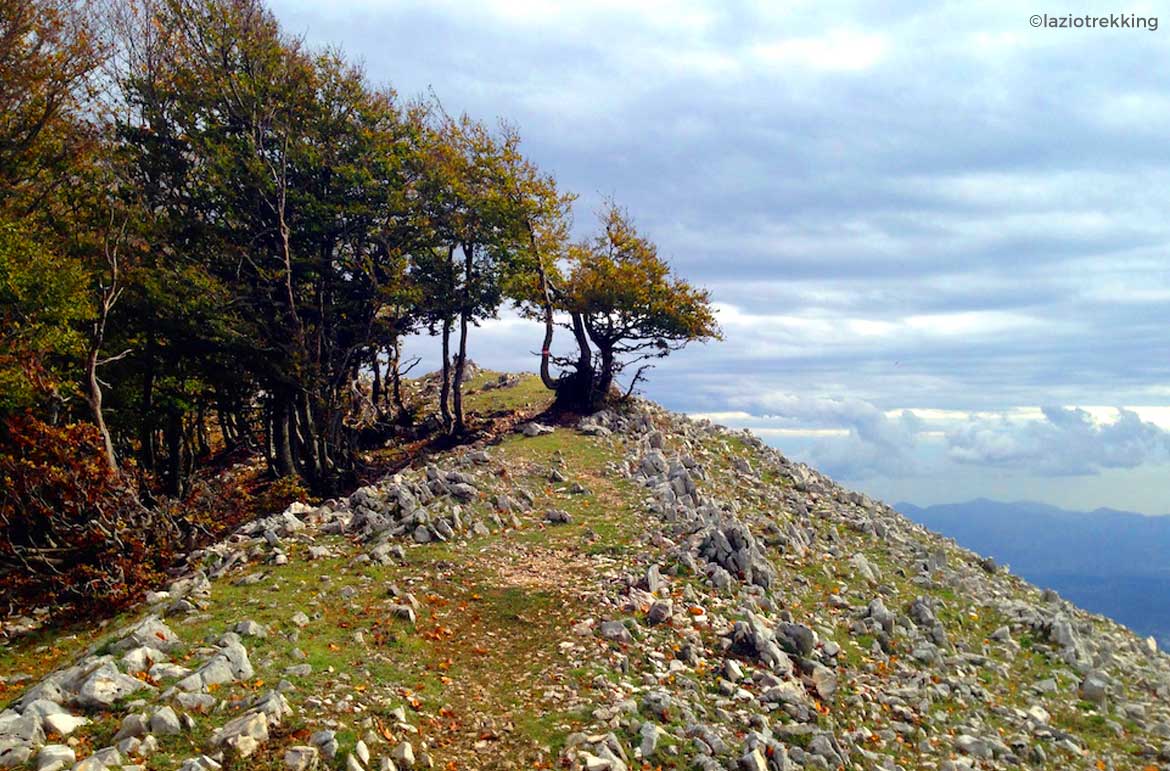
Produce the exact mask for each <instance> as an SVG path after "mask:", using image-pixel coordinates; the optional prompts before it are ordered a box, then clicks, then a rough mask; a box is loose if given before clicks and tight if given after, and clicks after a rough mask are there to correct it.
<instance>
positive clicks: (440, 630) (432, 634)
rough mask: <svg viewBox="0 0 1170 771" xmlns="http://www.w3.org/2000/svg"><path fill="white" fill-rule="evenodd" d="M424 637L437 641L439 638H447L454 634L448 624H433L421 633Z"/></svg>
mask: <svg viewBox="0 0 1170 771" xmlns="http://www.w3.org/2000/svg"><path fill="white" fill-rule="evenodd" d="M422 636H423V638H424V639H427V640H431V641H434V642H439V641H441V640H449V639H450V638H452V637H454V636H455V630H454V629H452V628H451V627H449V626H443V625H442V624H435V625H434V626H433V627H431V628H430V629H428V630H426V631H425V632H423V633H422Z"/></svg>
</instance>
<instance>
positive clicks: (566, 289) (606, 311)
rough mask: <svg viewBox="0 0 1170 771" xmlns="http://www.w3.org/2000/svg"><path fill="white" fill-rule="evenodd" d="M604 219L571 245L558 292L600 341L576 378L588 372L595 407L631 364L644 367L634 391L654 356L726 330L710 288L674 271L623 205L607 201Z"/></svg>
mask: <svg viewBox="0 0 1170 771" xmlns="http://www.w3.org/2000/svg"><path fill="white" fill-rule="evenodd" d="M601 224H602V227H603V229H602V231H601V232H600V233H599V234H598V235H597V236H595V237H594V238H592V239H589V240H587V241H584V242H582V243H580V244H577V245H576V246H574V247H573V248H572V249H571V250H570V252H569V260H568V265H567V268H566V275H565V278H564V284H563V285H562V286H561V287H560V288H559V292H558V294H559V306H560V308H561V310H563V311H564V312H565V313H567V314H569V316H570V319H571V321H570V327H571V328H574V327H576V326H577V325H580V328H581V330H582V331H583V332H584V334H585V336H586V337H587V339H588V343H589V344H591V346H592V347H593V349H595V350H594V351H593V352H587V351H581V354H582V359H583V360H585V361H586V366H587V369H586V370H585V371H584V372H582V371H580V368H578V371H577V372H576V373H574V374H575V375H576V377H577V378H578V381H577V383H575V385H576V386H578V387H579V382H580V380H581V379H584V380H586V381H587V382H588V388H587V389H583V393H582V395H583V396H584V397H585V404H584V405H583V406H587V407H588V408H590V409H596V408H598V407H600V406H601V405H602V404H604V403H605V402H606V400H608V399H609V398H610V397H611V395H612V391H613V389H614V387H615V380H616V378H617V376H618V375H619V374H620V373H622V372H623V371H625V370H626V369H627V368H628V367H631V366H635V365H636V367H637V368H636V370H635V371H634V374H633V375H632V376H631V378H630V382H629V384H628V387H627V388H628V390H627V393H629V391H632V390H633V388H634V386H635V385H636V384H637V383H638V381H639V380H640V379H641V378H642V376H643V374H644V372H645V370H646V369H647V368H648V367H650V366H652V365H651V364H649V363H647V362H648V360H652V359H658V358H662V357H665V356H668V355H669V354H670V353H671V352H672V351H677V350H679V349H681V348H682V347H684V346H685V345H686V344H687V343H690V342H694V341H705V340H711V339H721V337H722V334H721V332H720V330H719V325H718V324H717V323H716V320H715V313H714V310H713V309H712V307H711V300H710V295H709V293H708V292H707V291H706V290H704V289H699V288H696V287H694V286H692V285H691V284H689V283H688V282H686V281H684V280H683V279H681V278H678V277H677V276H675V275H674V274H673V273H672V271H671V270H670V266H669V265H667V263H666V261H665V260H663V259H662V258H661V257H659V256H658V249H657V247H656V246H655V245H654V243H653V242H652V241H650V240H649V239H648V238H646V237H645V236H643V235H641V234H640V233H639V232H638V231H637V229H636V228H635V227H634V225H633V223H632V222H631V220H630V217H629V215H628V214H627V213H626V212H625V211H624V210H622V209H620V208H619V207H617V206H616V205H615V204H613V203H610V204H608V205H607V206H606V208H605V210H604V211H603V212H602V214H601ZM575 336H576V337H577V338H578V340H579V341H580V337H579V335H575ZM587 353H589V354H590V355H588V356H586V354H587Z"/></svg>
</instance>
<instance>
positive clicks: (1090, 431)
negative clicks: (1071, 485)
mask: <svg viewBox="0 0 1170 771" xmlns="http://www.w3.org/2000/svg"><path fill="white" fill-rule="evenodd" d="M1041 412H1042V414H1043V419H1042V420H1029V421H1013V420H1011V419H1009V418H1007V417H1001V418H998V419H993V420H988V419H985V418H983V419H974V420H971V421H970V422H968V423H966V424H964V425H962V426H960V427H958V428H955V429H954V430H952V431H950V432H949V433H947V435H946V440H947V454H948V456H949V457H950V458H951V459H952V460H954V461H956V462H958V463H964V464H981V465H989V466H1003V467H1011V468H1014V469H1017V470H1026V471H1031V472H1034V473H1037V474H1042V475H1047V476H1080V475H1091V474H1097V473H1099V472H1100V471H1101V470H1102V469H1114V468H1136V467H1137V466H1140V465H1143V464H1146V463H1158V462H1164V461H1165V460H1166V459H1167V455H1168V453H1170V432H1167V431H1166V430H1165V429H1163V428H1161V427H1159V426H1157V425H1155V424H1154V423H1152V422H1148V421H1144V420H1142V418H1141V417H1140V416H1139V415H1138V414H1137V413H1136V412H1134V411H1132V410H1127V409H1118V410H1117V412H1116V416H1115V418H1114V419H1113V420H1112V421H1109V422H1102V421H1099V420H1097V419H1095V418H1094V417H1093V415H1092V414H1090V413H1089V412H1088V411H1086V410H1083V409H1078V408H1062V407H1044V408H1042V410H1041Z"/></svg>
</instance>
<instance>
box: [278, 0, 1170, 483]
mask: <svg viewBox="0 0 1170 771" xmlns="http://www.w3.org/2000/svg"><path fill="white" fill-rule="evenodd" d="M272 1H273V7H274V9H275V11H276V13H277V15H278V16H279V17H280V18H281V19H282V21H283V22H284V23H285V24H286V25H287V26H288V28H289V29H290V31H292V32H293V33H303V34H304V35H305V37H306V38H307V40H308V41H309V42H310V43H313V44H318V45H323V44H334V45H338V44H339V45H342V46H343V47H344V48H345V49H346V50H347V51H348V52H349V53H350V54H352V55H355V56H357V57H360V58H362V59H364V60H365V62H366V65H367V70H368V72H369V74H370V76H371V78H372V79H373V80H376V81H382V82H387V81H388V82H390V83H391V84H392V85H394V86H395V87H396V88H397V89H398V91H399V93H401V94H404V95H406V96H413V95H416V94H420V93H424V92H425V91H426V90H427V89H428V88H429V87H433V88H434V90H435V91H436V93H438V94H439V96H440V97H441V98H442V99H443V102H444V104H445V105H446V107H447V108H448V109H449V110H451V111H453V112H458V111H462V110H466V111H468V112H470V113H472V114H474V115H477V116H480V117H482V118H484V119H487V120H492V119H493V118H494V117H496V116H504V117H507V118H509V119H511V120H513V121H514V122H515V123H517V124H518V125H519V127H520V129H521V132H522V134H523V136H524V137H525V150H526V151H527V152H528V153H529V154H530V155H531V156H532V157H533V158H534V159H535V160H536V161H537V162H538V163H540V164H541V165H542V166H543V167H544V168H546V169H547V170H549V171H550V172H552V173H554V174H556V176H557V177H558V180H559V181H560V183H561V185H562V186H563V187H564V188H565V189H568V190H572V191H575V192H578V193H580V194H581V196H582V197H581V200H580V204H579V207H578V210H577V225H576V228H577V232H578V233H580V234H584V233H585V232H586V231H587V230H588V229H589V228H590V227H592V224H593V223H592V222H591V217H590V212H592V211H593V210H594V209H595V208H596V206H597V204H598V202H599V201H600V199H601V198H602V197H604V196H607V195H613V196H614V197H616V198H617V199H618V200H619V201H620V202H621V203H622V204H624V205H626V206H628V207H629V208H630V210H631V211H632V212H633V213H634V214H635V216H636V217H637V220H638V223H639V226H640V227H641V228H642V229H643V230H644V231H645V232H646V233H647V234H648V235H650V236H651V237H652V238H654V239H655V240H656V241H657V242H658V244H659V246H660V253H661V254H663V255H664V256H666V257H668V258H669V259H670V260H671V261H672V263H673V264H674V265H675V266H676V267H677V268H678V269H679V270H680V271H681V272H682V273H683V274H685V275H686V276H687V277H688V278H690V279H692V280H694V281H696V282H697V283H700V284H703V285H706V286H708V287H710V288H711V289H712V291H713V296H714V298H715V300H716V301H717V302H718V303H719V305H720V308H721V310H722V313H721V317H722V320H723V323H724V327H725V330H726V331H727V340H726V341H725V342H724V343H722V344H719V345H709V346H699V347H695V348H693V349H688V350H687V351H685V352H683V353H682V354H681V355H677V356H672V357H671V358H670V359H669V360H667V361H665V362H663V363H662V364H661V365H660V366H659V367H658V368H657V369H656V370H655V371H654V372H653V373H652V376H651V380H650V383H649V385H648V387H647V393H648V394H649V395H650V396H652V397H654V398H656V399H658V400H659V401H662V402H663V403H665V404H666V405H667V406H669V407H672V408H674V409H680V410H684V411H688V412H715V411H729V410H742V411H746V412H751V413H753V414H763V411H762V410H760V409H758V408H757V407H752V406H751V405H753V404H758V403H759V402H760V401H766V398H767V396H768V395H769V394H777V393H787V394H799V395H801V396H803V397H806V398H807V399H808V400H809V405H811V406H810V411H809V412H808V414H809V415H810V419H811V422H809V423H807V424H805V423H801V422H800V421H799V420H795V419H784V420H780V421H774V422H772V423H769V424H766V425H761V426H760V428H761V429H766V430H770V431H773V432H776V431H784V432H786V433H783V434H778V433H773V434H772V437H773V440H775V441H778V442H780V441H783V442H784V443H785V444H786V445H792V443H794V442H803V444H800V445H799V446H800V450H801V452H806V453H808V455H807V457H808V458H809V459H810V460H814V462H823V463H827V464H832V465H833V467H834V468H835V469H837V470H838V473H850V474H863V473H870V474H873V473H879V472H880V473H888V474H891V475H899V474H900V475H901V477H902V478H905V476H906V474H909V473H911V472H915V473H916V472H918V471H921V470H922V469H928V470H930V471H931V473H939V474H959V473H962V474H967V475H969V474H970V473H971V472H972V470H973V469H974V470H978V469H987V470H990V471H995V472H996V473H998V474H999V475H1000V476H1003V473H1001V472H1006V471H1008V470H1011V469H1013V468H1020V469H1030V470H1033V471H1034V472H1035V473H1037V474H1039V473H1043V474H1051V473H1074V472H1075V473H1081V472H1082V471H1086V470H1087V471H1089V472H1092V471H1094V470H1097V471H1100V470H1102V469H1109V468H1118V466H1111V465H1109V464H1125V463H1130V462H1133V461H1134V459H1145V460H1137V461H1136V462H1138V463H1139V464H1141V463H1145V464H1147V466H1148V464H1149V463H1151V462H1152V460H1151V459H1153V458H1156V457H1158V452H1157V451H1156V450H1157V441H1156V440H1155V439H1154V438H1150V437H1148V436H1146V434H1144V433H1143V430H1138V429H1139V428H1140V426H1139V427H1129V428H1128V429H1127V426H1129V422H1128V421H1129V420H1130V418H1123V419H1122V420H1120V421H1118V423H1120V427H1117V428H1106V427H1105V424H1103V423H1097V422H1095V423H1094V424H1093V425H1092V426H1086V425H1084V424H1083V422H1077V421H1074V422H1073V423H1072V425H1064V424H1061V425H1059V426H1058V425H1057V423H1056V422H1053V421H1052V420H1049V419H1047V418H1044V417H1043V415H1042V414H1041V415H1039V417H1038V418H1037V420H1034V421H1032V423H1028V422H1027V421H1026V420H1024V419H1023V418H1021V417H1020V416H1019V415H1017V414H1015V413H1014V412H1012V411H1013V410H1015V409H1017V408H1018V407H1019V406H1020V405H1036V404H1062V405H1100V404H1122V405H1144V406H1146V407H1149V408H1158V407H1161V408H1166V407H1167V406H1170V389H1168V388H1167V386H1166V385H1165V384H1166V383H1167V382H1170V337H1168V336H1167V335H1166V331H1165V330H1166V329H1168V328H1170V302H1168V301H1167V300H1168V299H1170V271H1167V269H1166V255H1167V253H1168V251H1170V220H1167V218H1166V217H1165V212H1166V211H1167V210H1170V144H1167V143H1166V142H1165V140H1164V134H1165V131H1164V128H1165V123H1166V119H1167V117H1168V115H1170V98H1168V97H1166V96H1165V95H1166V94H1168V93H1170V48H1167V47H1166V46H1165V45H1164V41H1163V39H1162V31H1161V30H1160V31H1159V32H1157V33H1149V32H1144V31H1109V30H1096V31H1062V30H1034V29H1032V28H1030V27H1029V26H1028V20H1027V14H1021V12H1020V8H1019V5H1018V4H1017V3H1012V2H1008V1H1007V0H1001V1H999V2H987V3H979V4H966V5H964V4H959V3H941V4H932V5H923V4H921V3H912V2H909V0H894V2H891V3H882V4H880V5H874V4H872V3H865V2H861V0H836V1H834V2H824V3H806V2H801V3H791V4H777V3H761V2H755V1H754V0H747V1H746V2H740V1H735V2H730V3H722V2H716V1H715V0H707V1H704V0H686V2H685V3H683V4H682V5H679V4H676V3H670V4H667V3H665V2H654V3H651V4H639V3H623V2H618V0H606V2H605V3H604V4H598V5H590V4H580V3H569V2H555V3H531V2H525V3H522V4H521V5H517V4H515V3H508V2H505V1H504V0H492V1H491V2H489V3H484V4H479V5H475V6H469V5H468V4H466V3H458V2H456V1H455V0H440V1H439V2H433V3H432V2H422V0H403V1H401V2H398V1H395V2H391V0H349V1H348V2H344V3H333V4H320V3H313V2H309V0H272ZM676 10H677V12H675V11H676ZM1065 33H1067V34H1065ZM530 338H531V339H535V340H538V339H539V331H538V330H537V331H536V332H535V333H534V332H531V331H529V330H527V329H526V328H524V327H509V326H506V325H505V326H498V327H497V326H491V325H489V326H487V327H485V328H484V329H483V330H475V332H474V334H473V336H472V340H471V346H472V356H473V357H474V358H476V360H477V361H481V362H482V363H486V364H494V365H496V366H500V367H515V366H518V365H525V363H526V362H530V361H531V360H532V359H531V357H530V356H528V355H527V352H528V351H529V350H531V349H532V348H534V347H535V345H534V344H533V343H529V342H527V341H528V340H529V339H530ZM433 342H434V341H430V340H419V341H416V343H417V346H418V348H419V351H420V352H423V351H426V350H428V349H427V346H428V345H430V344H433ZM515 344H520V345H522V346H524V347H523V348H522V349H520V353H516V352H514V351H512V350H511V349H510V348H509V346H512V345H515ZM531 366H532V364H530V363H529V364H527V367H528V368H531ZM826 400H827V401H826ZM833 400H837V402H836V404H837V409H838V411H839V413H840V414H839V415H838V416H837V417H836V418H834V420H836V421H837V422H833V420H830V418H829V416H828V414H827V412H826V410H827V409H828V408H827V407H826V405H828V404H833V403H834V402H833ZM863 404H864V405H869V406H870V407H871V408H872V413H873V414H881V415H885V416H886V417H885V418H884V419H878V418H875V417H872V416H871V417H867V416H866V414H864V413H865V410H862V409H861V408H860V407H859V406H858V405H863ZM745 405H746V406H745ZM806 406H808V405H806ZM789 408H790V409H794V410H795V409H796V407H795V406H791V405H790V406H789ZM908 408H909V409H913V410H941V411H947V412H951V413H955V414H961V415H964V416H965V415H967V414H969V413H978V415H979V417H977V419H976V420H974V421H973V422H972V424H971V425H969V426H967V425H966V418H963V420H962V421H960V423H961V424H962V428H963V432H964V433H956V435H955V439H954V441H953V442H951V443H950V444H947V443H946V441H945V440H944V439H943V438H942V435H945V434H946V433H947V432H958V431H959V428H960V426H958V425H952V424H949V423H942V422H939V421H930V420H927V421H926V424H927V427H926V429H925V430H924V431H920V432H915V431H913V430H911V429H910V428H909V427H899V425H898V418H896V417H891V415H895V416H896V415H898V414H900V413H901V411H902V410H904V409H908ZM818 410H820V414H819V415H818V414H816V413H817V411H818ZM850 410H854V412H852V413H850ZM1000 414H1006V415H1007V417H1006V418H1004V419H1002V420H1001V419H1000V418H998V417H997V416H999V415H1000ZM1059 419H1060V418H1059V416H1058V418H1057V420H1059ZM883 420H884V422H883ZM1139 422H1140V421H1139ZM811 430H817V431H838V432H839V431H844V432H845V433H844V434H840V433H838V434H823V435H820V436H812V435H808V434H801V433H793V432H800V431H811ZM1126 430H1130V431H1132V432H1133V436H1132V437H1130V438H1125V437H1123V436H1122V435H1121V433H1120V432H1123V431H1126ZM939 432H942V435H939ZM883 436H885V437H893V438H895V439H896V440H897V442H896V443H901V444H906V443H909V444H908V446H909V447H910V448H911V449H909V450H903V451H902V452H901V453H895V452H892V451H891V450H890V449H889V445H888V444H886V445H883V444H882V437H883ZM1060 442H1066V443H1067V444H1066V445H1065V447H1066V449H1067V451H1066V452H1060V450H1061V447H1060V446H1056V447H1054V446H1053V445H1054V444H1055V445H1059V444H1060ZM1151 443H1153V450H1151ZM1102 445H1105V446H1107V447H1109V448H1110V449H1108V450H1105V449H1102ZM1074 450H1075V451H1076V452H1081V451H1083V452H1084V453H1086V460H1085V462H1084V463H1082V464H1080V465H1079V466H1078V465H1077V464H1076V463H1074V462H1073V461H1074V459H1073V458H1072V457H1070V456H1071V454H1072V453H1073V452H1074ZM814 453H817V455H816V457H815V458H814V457H813V454H814ZM952 454H953V455H952ZM850 458H853V460H852V461H851V460H850ZM1046 458H1047V459H1048V460H1045V459H1046ZM940 464H941V465H940ZM947 464H949V466H948V465H947ZM1143 468H1144V467H1143ZM1143 478H1147V477H1143ZM1148 478H1153V477H1148ZM1037 479H1039V477H1037ZM1103 484H1104V482H1102V485H1103ZM1037 489H1046V490H1051V489H1052V487H1051V485H1049V486H1047V487H1044V486H1043V485H1040V486H1038V487H1037ZM1111 492H1112V491H1110V490H1108V489H1105V488H1104V487H1102V489H1101V495H1102V496H1107V495H1109V494H1110V493H1111ZM1168 494H1170V475H1167V478H1166V480H1165V481H1164V482H1162V483H1161V487H1157V486H1155V488H1153V489H1151V490H1150V492H1149V496H1150V497H1151V500H1156V498H1157V496H1159V495H1160V496H1161V497H1162V498H1165V497H1166V495H1168Z"/></svg>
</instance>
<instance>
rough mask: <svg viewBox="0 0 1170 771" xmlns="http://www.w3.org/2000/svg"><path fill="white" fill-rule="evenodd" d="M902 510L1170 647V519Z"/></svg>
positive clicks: (1043, 508) (1011, 508)
mask: <svg viewBox="0 0 1170 771" xmlns="http://www.w3.org/2000/svg"><path fill="white" fill-rule="evenodd" d="M894 508H895V509H897V510H898V511H900V512H901V513H902V514H905V515H906V516H907V517H909V518H910V519H912V520H913V521H915V522H918V523H920V524H922V525H925V526H926V527H929V528H930V529H931V530H934V531H936V532H939V533H942V534H943V535H946V536H949V537H951V538H954V539H955V540H956V541H958V542H959V544H960V545H962V546H964V547H966V548H968V549H971V550H972V551H975V552H978V553H980V554H983V555H986V556H990V557H993V558H994V559H995V560H996V561H997V562H999V563H1001V564H1007V565H1010V566H1011V568H1012V572H1014V573H1015V574H1016V575H1019V576H1022V577H1023V578H1026V579H1027V580H1029V581H1031V582H1032V583H1035V584H1037V585H1039V586H1042V587H1048V588H1052V589H1055V590H1056V591H1057V592H1059V593H1060V595H1061V596H1062V597H1065V598H1066V599H1069V600H1071V601H1072V602H1074V603H1076V604H1077V605H1079V606H1081V607H1083V608H1085V609H1086V610H1091V611H1093V612H1094V613H1101V614H1103V615H1106V616H1109V617H1110V618H1113V619H1116V620H1117V621H1120V622H1121V623H1123V624H1125V625H1126V626H1128V627H1130V628H1131V629H1133V630H1134V631H1135V632H1138V633H1139V634H1142V635H1153V636H1154V637H1156V638H1157V639H1158V643H1159V645H1160V646H1161V647H1163V648H1170V516H1164V517H1151V516H1146V515H1144V514H1137V513H1135V512H1132V511H1117V510H1115V509H1104V508H1102V509H1096V510H1095V511H1068V510H1065V509H1060V508H1057V507H1056V506H1048V505H1046V504H1043V503H1034V502H1030V501H1018V502H1015V503H1004V502H1001V501H992V500H988V499H986V498H978V499H976V500H973V501H968V502H966V503H949V504H942V505H937V506H927V507H925V508H923V507H921V506H915V505H914V504H912V503H897V504H895V505H894Z"/></svg>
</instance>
